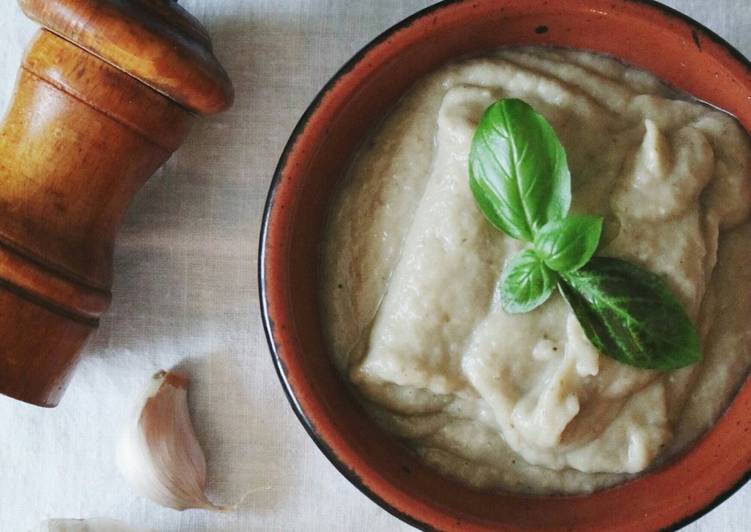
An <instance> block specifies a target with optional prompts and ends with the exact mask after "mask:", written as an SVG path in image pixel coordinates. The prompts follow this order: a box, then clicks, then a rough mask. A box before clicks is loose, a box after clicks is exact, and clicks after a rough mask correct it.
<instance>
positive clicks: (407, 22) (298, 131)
mask: <svg viewBox="0 0 751 532" xmlns="http://www.w3.org/2000/svg"><path fill="white" fill-rule="evenodd" d="M466 1H469V0H443V1H441V2H438V3H436V4H433V5H431V6H428V7H426V8H424V9H421V10H419V11H417V12H416V13H414V14H412V15H410V16H409V17H407V18H405V19H403V20H401V21H400V22H397V23H396V24H394V25H393V26H391V27H390V28H388V29H387V30H385V31H384V32H383V33H381V34H380V35H378V36H377V37H376V38H374V39H373V40H372V41H370V42H369V43H368V44H366V45H365V46H364V47H363V48H361V49H360V50H359V51H358V52H357V53H356V54H355V55H354V56H352V58H351V59H350V60H349V61H347V62H346V63H345V64H344V65H343V66H342V67H341V68H340V69H339V70H338V71H337V72H336V73H335V74H334V75H333V76H332V77H331V79H330V80H329V81H328V82H327V83H326V84H325V85H324V86H323V88H322V89H321V90H320V91H319V92H318V94H316V97H315V99H314V100H313V101H312V102H311V104H310V105H309V106H308V108H307V109H306V110H305V112H304V113H303V115H302V116H301V117H300V120H299V121H298V122H297V125H295V128H294V129H293V131H292V134H291V135H290V137H289V140H288V141H287V144H286V145H285V146H284V150H283V151H282V155H281V157H280V159H279V163H278V164H277V166H276V169H275V171H274V176H273V178H272V180H271V185H270V186H269V192H268V194H267V196H266V203H265V206H264V209H263V220H262V223H261V235H260V242H259V252H258V286H259V290H260V304H261V317H262V321H263V329H264V333H265V335H266V342H267V343H268V346H269V350H270V352H271V358H272V360H273V362H274V367H275V368H276V373H277V375H278V377H279V381H280V382H281V384H282V388H283V389H284V394H285V395H286V396H287V400H288V401H289V403H290V405H291V407H292V410H293V411H294V413H295V416H297V419H298V420H299V421H300V423H301V424H302V426H303V427H304V428H305V431H306V432H307V433H308V436H310V438H311V439H312V440H313V442H314V443H315V444H316V446H317V447H318V449H320V451H321V452H322V453H323V454H324V456H326V458H327V459H328V460H329V462H331V464H332V465H333V466H334V467H335V468H336V469H337V470H338V471H339V473H341V474H342V475H343V476H344V477H345V478H346V479H347V480H348V481H349V482H350V483H352V484H353V485H354V486H355V487H356V488H357V489H358V490H360V491H361V492H362V493H364V494H365V495H366V496H367V497H368V498H369V499H370V500H372V501H373V502H375V503H376V504H377V505H378V506H380V507H381V508H383V509H384V510H386V511H387V512H389V513H390V514H391V515H393V516H394V517H397V518H398V519H401V520H402V521H404V522H405V523H407V524H409V525H412V526H414V527H417V528H419V529H421V530H426V531H431V530H435V529H434V528H433V527H431V526H430V525H428V524H427V523H424V522H422V521H420V520H419V519H417V518H415V517H413V516H411V515H407V514H405V513H404V512H402V511H400V510H399V509H397V508H395V507H394V506H392V505H391V504H389V503H387V502H386V501H385V500H383V499H382V498H381V497H380V496H379V495H378V494H377V493H375V492H373V491H372V490H371V489H370V488H369V487H367V486H366V485H365V483H364V482H363V481H362V479H361V478H360V477H359V476H358V475H357V474H356V473H355V472H354V471H353V470H352V469H350V468H349V466H347V464H345V463H344V462H343V461H342V460H341V459H340V458H339V457H338V456H337V455H336V453H335V452H334V451H333V450H332V449H331V447H329V445H328V443H326V441H325V439H324V437H323V436H321V435H320V434H319V433H318V432H317V430H316V428H315V424H314V423H313V421H312V420H311V419H310V418H308V416H307V414H306V413H305V412H304V410H303V408H302V407H301V406H300V403H299V402H298V401H297V397H296V396H295V393H294V390H293V389H292V386H291V385H290V383H289V381H288V380H287V370H286V368H285V365H284V361H283V360H282V359H281V357H280V355H279V353H278V350H277V347H276V343H275V342H274V333H273V324H272V322H271V319H270V317H269V311H268V301H267V294H266V274H265V271H264V264H265V262H266V238H267V236H268V228H269V227H268V226H269V219H270V217H271V211H272V209H273V207H274V196H275V195H276V189H277V186H278V185H279V182H280V181H281V178H282V174H283V172H284V168H285V167H286V165H287V159H288V158H289V154H290V152H291V151H292V149H293V147H294V146H295V144H296V143H297V139H298V137H300V136H301V135H302V134H303V132H304V131H305V128H306V127H307V124H308V121H309V120H310V117H311V116H312V115H313V114H314V113H315V112H316V110H317V109H318V107H319V105H320V103H321V101H322V100H323V98H324V97H325V96H326V95H327V94H328V93H329V91H330V90H331V89H332V88H333V87H334V85H336V83H337V82H338V81H339V78H341V77H342V76H344V75H345V74H347V73H348V72H350V71H351V70H352V69H353V68H354V67H355V66H356V65H357V64H358V63H359V62H360V60H361V59H362V58H363V57H364V56H365V55H366V54H367V53H368V52H370V50H372V49H373V48H375V47H376V46H378V45H379V44H381V43H382V42H383V41H385V40H387V39H388V38H389V37H390V36H391V35H393V34H394V33H396V32H398V31H400V30H402V29H405V28H408V27H409V26H411V25H412V24H413V23H414V22H415V21H417V20H418V19H421V18H423V17H426V16H429V15H430V14H431V13H433V12H435V11H438V10H440V9H443V8H445V7H447V6H449V5H451V4H459V3H462V2H466ZM621 1H623V2H634V3H638V4H644V5H646V6H649V7H652V8H655V9H659V10H661V11H662V12H663V13H665V14H666V15H668V16H671V17H674V18H677V19H680V20H681V21H683V22H685V23H686V24H687V25H688V26H690V27H691V28H692V29H693V30H698V31H701V32H702V34H703V35H702V36H703V37H708V38H710V39H711V40H712V41H714V42H715V43H716V44H718V45H719V46H721V47H722V48H724V49H725V50H726V51H727V52H728V53H729V54H730V55H731V56H732V57H733V58H734V59H735V60H737V61H738V62H739V63H741V64H742V65H744V66H745V68H746V69H747V70H748V71H749V72H751V61H749V59H747V58H746V56H744V55H743V54H742V53H741V52H740V51H739V50H738V49H736V48H735V47H734V46H733V45H732V44H730V43H729V42H727V41H726V40H725V39H723V38H722V37H720V36H719V35H718V34H717V33H715V32H714V31H712V30H711V29H709V28H707V27H706V26H704V25H703V24H701V23H700V22H698V21H696V20H694V19H693V18H691V17H689V16H688V15H685V14H683V13H681V12H680V11H677V10H675V9H673V8H671V7H669V6H666V5H665V4H661V3H660V2H657V1H655V0H621ZM749 480H751V469H749V470H748V471H747V472H746V473H745V474H744V475H743V476H742V477H741V479H740V480H739V481H738V482H737V483H736V484H734V485H733V486H731V487H730V488H728V489H727V490H726V491H724V492H722V493H720V494H719V495H718V496H717V497H716V498H715V499H714V500H713V501H712V502H710V503H709V504H708V505H707V506H705V507H704V508H702V509H701V510H699V511H697V512H695V513H693V514H691V515H688V516H686V517H684V518H682V519H681V520H679V521H676V522H675V523H673V524H671V525H670V526H668V527H665V528H664V529H663V530H678V529H680V528H683V527H684V526H686V525H688V524H690V523H692V522H694V521H696V520H697V519H699V518H700V517H702V516H704V515H706V514H707V513H709V512H711V511H712V510H714V509H715V508H717V507H718V506H719V505H720V504H722V503H723V502H725V501H726V500H727V499H729V498H730V496H731V495H733V494H734V493H735V492H736V491H738V490H739V489H740V488H741V487H742V486H743V485H744V484H746V482H748V481H749Z"/></svg>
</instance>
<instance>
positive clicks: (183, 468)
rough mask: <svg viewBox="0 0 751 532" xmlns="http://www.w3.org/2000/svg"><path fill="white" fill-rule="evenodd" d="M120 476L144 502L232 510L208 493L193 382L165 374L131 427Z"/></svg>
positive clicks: (159, 376) (121, 454)
mask: <svg viewBox="0 0 751 532" xmlns="http://www.w3.org/2000/svg"><path fill="white" fill-rule="evenodd" d="M117 465H118V468H119V469H120V472H121V473H122V474H123V476H124V477H125V478H126V480H128V481H129V482H130V483H131V484H132V485H133V487H134V488H135V489H136V490H137V491H138V492H139V493H140V494H141V495H144V496H145V497H148V498H149V499H151V500H152V501H154V502H156V503H157V504H160V505H162V506H167V507H169V508H174V509H176V510H186V509H188V508H201V509H206V510H213V511H227V510H228V508H225V507H221V506H216V505H215V504H213V503H212V502H211V501H209V500H208V498H207V497H206V495H205V494H204V489H205V487H206V458H205V457H204V454H203V450H202V449H201V446H200V445H199V443H198V440H197V438H196V435H195V432H194V431H193V425H192V423H191V420H190V414H189V413H188V379H187V378H186V377H184V376H182V375H178V374H176V373H172V372H165V371H160V372H159V373H157V374H156V375H154V377H153V378H152V380H151V383H150V385H149V387H148V388H147V390H146V397H145V400H144V401H143V402H142V403H141V404H140V405H139V408H138V409H137V411H136V415H135V419H133V420H132V421H131V422H130V423H129V425H128V426H127V427H126V430H125V432H124V433H123V435H122V438H121V440H120V443H119V445H118V450H117Z"/></svg>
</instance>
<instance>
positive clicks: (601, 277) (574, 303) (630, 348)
mask: <svg viewBox="0 0 751 532" xmlns="http://www.w3.org/2000/svg"><path fill="white" fill-rule="evenodd" d="M559 286H560V290H561V292H562V294H563V296H564V297H565V298H566V300H567V301H568V303H569V305H571V308H572V309H573V310H574V313H575V314H576V317H577V318H578V319H579V323H580V324H581V326H582V328H583V329H584V332H585V333H586V334H587V337H588V338H589V340H590V341H591V342H592V344H594V346H595V347H597V348H598V349H599V350H600V351H602V352H603V353H604V354H606V355H608V356H610V357H612V358H614V359H616V360H618V361H620V362H623V363H625V364H629V365H631V366H636V367H639V368H647V369H657V370H673V369H678V368H682V367H685V366H689V365H691V364H693V363H695V362H698V361H699V360H701V348H700V346H699V337H698V334H697V332H696V329H695V328H694V326H693V324H692V323H691V320H690V319H689V317H688V316H687V315H686V312H685V311H684V310H683V307H682V306H681V305H680V303H679V302H678V301H677V300H676V298H675V297H674V296H673V294H671V293H670V291H669V290H668V289H667V287H666V286H665V285H664V284H663V282H662V280H661V279H660V278H659V277H658V276H656V275H654V274H652V273H649V272H647V271H644V270H642V269H641V268H638V267H636V266H634V265H632V264H629V263H628V262H625V261H622V260H618V259H613V258H603V257H595V258H594V259H592V260H591V261H590V262H589V264H587V265H586V266H584V267H583V268H581V269H580V270H578V271H575V272H570V273H566V274H563V276H562V279H561V282H560V283H559Z"/></svg>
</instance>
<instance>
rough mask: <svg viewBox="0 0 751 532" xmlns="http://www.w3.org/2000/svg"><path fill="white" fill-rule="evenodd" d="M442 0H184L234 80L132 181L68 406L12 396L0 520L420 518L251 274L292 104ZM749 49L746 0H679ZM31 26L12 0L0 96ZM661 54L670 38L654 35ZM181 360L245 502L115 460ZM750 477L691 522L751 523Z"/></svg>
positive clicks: (2, 444)
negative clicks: (345, 430)
mask: <svg viewBox="0 0 751 532" xmlns="http://www.w3.org/2000/svg"><path fill="white" fill-rule="evenodd" d="M430 3H431V2H427V1H420V0H377V1H373V0H183V1H182V4H183V5H184V6H185V7H186V8H188V9H189V10H190V11H192V12H193V13H194V14H195V15H196V16H197V17H198V18H199V19H201V20H202V21H203V22H204V23H205V24H206V26H207V27H208V28H209V30H210V32H211V34H212V36H213V38H214V43H215V47H216V50H217V55H218V56H219V58H220V59H221V60H222V61H223V62H224V64H225V65H226V67H227V69H228V70H229V73H230V75H231V77H232V78H233V80H234V83H235V87H236V90H237V103H236V105H235V107H234V108H233V109H232V110H231V111H230V112H229V113H226V114H224V115H222V116H220V117H218V118H215V119H213V120H207V121H205V122H202V123H201V124H200V125H199V126H198V127H197V128H196V130H195V132H194V134H193V135H192V137H191V138H190V139H189V141H188V142H187V144H186V145H185V146H184V147H183V148H182V149H181V150H180V151H179V152H178V153H177V154H176V155H175V156H174V157H173V158H172V160H171V161H170V162H169V163H168V164H167V165H166V167H165V168H164V169H163V170H162V171H160V172H159V173H158V174H157V175H156V176H155V177H154V178H153V179H152V180H151V181H150V182H149V184H148V185H147V186H146V187H145V189H144V190H143V191H142V192H141V193H140V194H139V195H138V197H137V198H136V201H135V202H134V204H133V206H132V208H131V209H130V211H129V214H128V217H127V220H126V221H125V224H124V227H123V230H122V232H121V234H120V238H119V241H118V245H117V250H116V275H115V286H114V304H113V306H112V309H111V311H110V312H109V313H108V314H107V316H106V317H105V318H104V320H103V322H102V326H101V329H100V330H99V332H98V334H97V335H96V337H95V338H94V340H93V341H92V342H91V344H90V345H89V347H88V349H87V354H86V356H85V358H84V360H83V362H82V363H81V365H80V367H79V369H78V372H77V374H76V376H75V379H74V380H73V382H72V385H71V387H70V388H69V390H68V393H67V395H66V396H65V398H64V400H63V403H62V404H61V406H60V407H59V408H57V409H55V410H52V411H45V410H41V409H36V408H33V407H29V406H25V405H23V404H20V403H17V402H14V401H12V400H10V399H7V398H4V397H0V531H2V532H16V531H24V530H27V529H28V528H30V527H31V526H32V525H33V524H35V523H36V522H37V521H39V520H40V519H43V518H50V517H97V516H101V517H114V518H119V519H122V520H124V521H126V522H128V523H130V524H132V525H137V526H144V527H146V526H148V527H151V528H154V529H157V530H160V531H194V530H195V531H204V530H212V531H251V530H253V531H272V530H284V531H287V530H299V531H317V530H320V531H326V532H330V531H365V530H367V531H379V530H383V531H386V530H388V531H395V530H411V528H410V527H408V526H406V525H403V524H401V523H400V522H399V521H397V520H396V519H395V518H393V517H391V516H390V515H389V514H387V513H386V512H385V511H383V510H381V509H380V508H379V507H378V506H376V505H375V504H374V503H372V502H370V501H369V500H368V499H367V498H366V497H365V496H364V495H362V494H361V493H360V492H359V491H357V489H355V488H354V487H353V486H351V485H350V484H349V483H348V482H347V481H346V480H344V478H343V477H341V476H340V475H339V473H337V471H336V470H335V469H334V468H333V466H331V465H330V464H329V463H328V462H327V461H326V459H325V458H324V457H323V455H322V454H321V453H320V452H319V451H318V450H317V448H316V447H315V445H314V444H313V443H312V441H310V440H309V439H308V437H307V435H306V434H305V432H304V431H303V429H302V427H301V426H300V425H299V423H298V422H297V420H296V419H295V417H294V415H293V414H292V411H291V409H290V408H289V406H288V404H287V401H286V399H285V397H284V395H283V393H282V390H281V387H280V385H279V383H278V381H277V377H276V374H275V373H274V370H273V367H272V364H271V360H270V357H269V354H268V349H267V347H266V342H265V340H264V337H263V332H262V328H261V323H260V319H259V311H258V291H257V286H256V258H257V252H256V248H257V238H258V230H259V224H260V218H261V211H262V207H263V202H264V198H265V195H266V190H267V187H268V184H269V180H270V178H271V175H272V173H273V170H274V167H275V165H276V161H277V158H278V156H279V154H280V152H281V150H282V148H283V146H284V143H285V142H286V140H287V137H288V136H289V134H290V132H291V130H292V128H293V126H294V124H295V123H296V121H297V119H298V117H299V116H300V115H301V114H302V112H303V110H304V109H305V108H306V106H307V105H308V103H309V102H310V100H311V99H312V98H313V97H314V95H315V94H316V92H317V91H318V90H319V88H320V87H321V86H322V85H323V84H324V83H325V82H326V81H327V80H328V78H329V77H330V76H331V75H332V74H333V73H334V72H335V71H336V70H337V69H338V68H339V66H340V65H341V64H342V63H343V62H345V61H346V60H347V59H348V58H349V57H350V56H351V55H352V54H353V53H354V52H356V51H357V50H358V49H359V48H360V47H361V46H363V45H364V44H366V43H367V42H368V41H369V40H370V39H371V38H373V37H374V36H375V35H377V34H378V33H380V32H381V31H382V30H384V29H386V28H387V27H388V26H390V25H391V24H393V23H395V22H397V21H398V20H400V19H402V18H403V17H405V16H407V15H409V14H411V13H412V12H414V11H416V10H418V9H420V8H422V7H425V6H426V5H428V4H430ZM667 3H669V4H670V5H672V6H675V7H677V8H678V9H680V10H682V11H683V12H685V13H687V14H689V15H691V16H693V17H695V18H697V19H698V20H700V21H702V22H704V23H705V24H706V25H708V26H709V27H710V28H713V29H714V30H715V31H717V32H718V33H719V34H721V35H722V36H724V37H725V38H727V39H728V40H729V41H730V42H731V43H733V44H735V45H736V46H738V47H739V48H740V50H741V51H742V52H744V53H745V54H747V55H751V4H749V3H748V0H713V1H706V0H672V1H669V2H667ZM33 31H34V26H33V25H32V24H31V23H29V22H28V21H26V20H25V19H24V18H23V16H22V15H21V13H20V10H19V9H18V7H17V6H16V2H14V1H11V0H2V1H1V2H0V43H1V44H0V73H1V76H2V77H1V78H0V80H1V81H0V107H2V108H5V107H6V105H7V103H8V100H9V97H10V94H11V92H12V89H13V84H14V80H15V76H16V70H17V67H18V64H19V60H20V57H21V54H22V50H23V48H24V47H25V45H26V43H27V42H28V40H29V38H30V37H31V35H32V33H33ZM655 53H659V51H657V50H656V51H655ZM177 363H182V364H183V366H184V367H185V368H186V369H187V370H188V371H189V372H190V374H191V375H192V377H193V379H194V381H193V387H192V389H191V406H192V409H193V412H194V419H195V423H196V427H197V430H198V433H199V437H200V439H201V441H202V442H203V444H204V447H205V449H206V451H207V455H208V459H209V476H210V493H211V494H212V495H213V496H214V497H215V498H216V499H218V500H220V501H223V502H234V501H236V500H237V499H238V498H239V497H240V496H241V495H242V494H243V493H244V492H245V491H247V490H249V489H252V488H262V487H268V488H269V489H268V490H266V491H262V492H259V493H257V494H255V495H253V496H251V497H250V498H249V499H248V500H247V501H246V503H245V504H244V505H243V506H242V507H241V509H240V510H238V511H237V512H235V513H233V514H230V515H226V516H217V515H211V514H207V513H205V512H198V511H189V512H184V513H180V512H175V511H172V510H166V509H162V508H160V507H157V506H155V505H154V504H152V503H151V502H149V501H147V500H144V499H142V498H139V497H137V496H135V495H134V494H133V492H132V491H131V490H130V489H129V488H128V486H127V485H126V484H125V483H124V481H123V480H121V478H120V476H119V475H118V473H117V471H116V470H115V467H114V462H113V450H114V444H115V437H116V434H117V433H118V431H119V429H120V427H121V425H122V423H123V420H124V418H125V416H126V414H127V412H128V409H129V408H130V406H131V403H132V401H133V398H134V397H135V396H136V395H137V394H138V393H139V392H140V390H141V388H142V386H143V384H144V383H145V381H146V380H147V379H148V378H149V376H150V375H151V374H152V373H153V372H155V371H156V370H158V369H160V368H166V367H170V366H172V365H174V364H177ZM749 508H751V485H749V486H746V487H745V488H744V489H742V490H741V491H740V492H739V493H737V494H736V495H734V496H733V497H732V498H731V499H730V500H729V501H727V502H725V503H724V504H722V506H720V507H719V508H718V509H716V510H715V511H713V512H712V513H711V514H710V515H709V516H707V517H704V518H703V519H701V520H700V521H698V522H697V523H695V524H693V525H691V526H690V527H689V529H690V530H695V531H699V530H702V531H710V530H711V531H733V530H736V531H740V530H748V529H749V528H750V527H751V510H749Z"/></svg>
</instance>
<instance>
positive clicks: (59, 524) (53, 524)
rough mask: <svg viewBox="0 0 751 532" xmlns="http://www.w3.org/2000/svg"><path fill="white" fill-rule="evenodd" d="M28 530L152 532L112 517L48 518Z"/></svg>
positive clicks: (33, 531)
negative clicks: (130, 525) (133, 526)
mask: <svg viewBox="0 0 751 532" xmlns="http://www.w3.org/2000/svg"><path fill="white" fill-rule="evenodd" d="M29 532H153V531H152V530H146V529H143V528H132V527H129V526H128V525H126V524H125V523H123V522H122V521H116V520H114V519H48V520H46V521H44V522H42V523H40V524H39V525H37V526H36V527H35V528H32V529H31V530H30V531H29Z"/></svg>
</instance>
